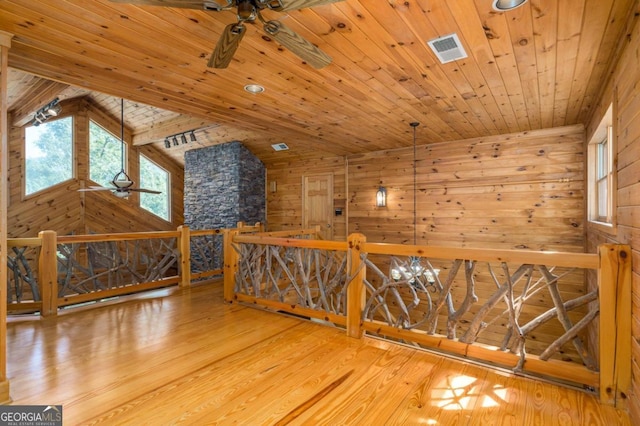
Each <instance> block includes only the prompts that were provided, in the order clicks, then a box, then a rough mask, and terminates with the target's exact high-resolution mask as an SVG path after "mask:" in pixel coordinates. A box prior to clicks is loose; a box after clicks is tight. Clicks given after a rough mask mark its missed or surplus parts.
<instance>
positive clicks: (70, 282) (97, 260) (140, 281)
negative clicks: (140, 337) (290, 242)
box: [7, 223, 263, 317]
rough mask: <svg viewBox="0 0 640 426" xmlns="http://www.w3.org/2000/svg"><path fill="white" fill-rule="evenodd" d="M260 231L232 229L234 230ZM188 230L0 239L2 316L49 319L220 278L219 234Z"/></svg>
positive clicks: (225, 231) (45, 234)
mask: <svg viewBox="0 0 640 426" xmlns="http://www.w3.org/2000/svg"><path fill="white" fill-rule="evenodd" d="M261 230H263V228H262V226H261V225H259V224H258V225H256V226H245V225H244V224H243V223H239V224H238V228H235V229H234V232H238V233H243V232H257V231H261ZM230 231H231V230H229V229H215V230H194V231H191V230H190V229H189V227H187V226H181V227H179V228H178V230H177V231H163V232H137V233H123V234H92V235H66V236H58V235H56V233H55V232H53V231H42V232H40V234H39V235H38V237H37V238H16V239H12V238H10V239H8V247H9V248H10V252H9V256H8V277H7V284H8V290H9V291H8V292H7V296H8V300H7V303H8V305H7V310H8V312H9V313H18V312H36V311H38V312H40V313H41V315H42V316H45V317H46V316H51V315H56V314H57V312H58V308H61V307H64V306H69V305H76V304H79V303H85V302H90V301H96V300H101V299H105V298H108V297H114V296H120V295H124V294H130V293H135V292H140V291H145V290H151V289H157V288H162V287H167V286H171V285H176V284H179V285H180V286H188V285H190V283H191V282H192V281H198V280H202V279H207V278H210V277H213V276H216V275H222V273H223V265H222V259H223V257H224V239H225V235H227V234H228V232H230Z"/></svg>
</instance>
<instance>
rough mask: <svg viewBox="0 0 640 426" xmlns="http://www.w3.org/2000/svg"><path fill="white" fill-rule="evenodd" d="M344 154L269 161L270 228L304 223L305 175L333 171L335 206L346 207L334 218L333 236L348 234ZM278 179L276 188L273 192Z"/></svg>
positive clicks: (342, 238) (268, 209)
mask: <svg viewBox="0 0 640 426" xmlns="http://www.w3.org/2000/svg"><path fill="white" fill-rule="evenodd" d="M345 165H346V162H345V159H344V158H343V157H324V158H315V159H308V160H302V159H296V160H292V161H290V162H280V163H270V164H267V165H266V166H267V229H268V230H269V231H282V230H289V229H300V228H301V227H302V177H303V176H304V175H305V174H310V173H313V174H318V173H333V199H334V208H342V210H343V212H342V215H341V216H334V218H333V238H334V240H339V241H344V240H346V238H347V228H346V224H347V212H346V208H345V207H346V180H345V178H346V175H345ZM272 182H275V186H276V192H271V189H270V188H271V185H272Z"/></svg>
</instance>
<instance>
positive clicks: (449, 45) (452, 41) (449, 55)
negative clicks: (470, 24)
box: [427, 33, 467, 64]
mask: <svg viewBox="0 0 640 426" xmlns="http://www.w3.org/2000/svg"><path fill="white" fill-rule="evenodd" d="M427 43H429V47H431V50H433V53H435V54H436V56H437V57H438V59H440V62H442V63H443V64H446V63H447V62H451V61H457V60H458V59H462V58H466V57H467V52H465V50H464V47H462V43H461V42H460V39H459V38H458V34H455V33H454V34H449V35H447V36H444V37H439V38H436V39H433V40H430V41H428V42H427Z"/></svg>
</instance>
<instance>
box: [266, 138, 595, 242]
mask: <svg viewBox="0 0 640 426" xmlns="http://www.w3.org/2000/svg"><path fill="white" fill-rule="evenodd" d="M419 129H420V128H419V127H418V133H417V134H418V136H417V145H418V146H417V155H416V158H417V161H416V166H417V167H416V172H417V179H416V181H417V227H416V229H417V235H416V239H417V241H416V242H417V243H418V244H430V245H445V246H454V247H491V248H504V249H531V250H566V251H574V252H582V251H583V250H584V230H583V221H584V164H583V163H584V153H583V145H584V140H585V135H584V129H583V127H582V126H571V127H562V128H555V129H548V130H542V131H533V132H527V133H519V134H512V135H503V136H493V137H488V138H482V139H472V140H463V141H457V142H447V143H440V144H428V141H426V140H424V139H423V138H421V136H420V130H419ZM315 173H333V174H334V207H335V208H343V215H342V216H335V217H334V220H335V221H336V223H335V225H334V227H335V229H334V233H335V239H344V238H346V236H347V235H348V234H349V233H354V232H361V233H363V234H365V235H366V236H367V239H368V241H373V242H387V243H404V244H411V243H413V237H414V233H413V229H414V227H413V148H412V147H411V148H402V149H397V150H393V151H378V152H373V153H368V154H362V155H354V156H350V157H348V158H342V157H329V158H326V157H325V158H318V159H309V160H297V161H291V162H281V163H269V164H267V226H268V229H269V230H272V231H275V230H283V229H296V228H299V227H300V226H301V225H302V216H301V212H302V177H303V176H304V175H305V174H315ZM272 182H276V188H277V190H276V192H275V193H274V192H270V191H269V188H270V186H271V183H272ZM380 185H383V186H385V187H386V189H387V207H375V193H376V191H377V189H378V187H379V186H380ZM345 199H346V200H345ZM345 202H346V205H344V203H345Z"/></svg>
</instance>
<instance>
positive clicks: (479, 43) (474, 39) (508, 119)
mask: <svg viewBox="0 0 640 426" xmlns="http://www.w3.org/2000/svg"><path fill="white" fill-rule="evenodd" d="M447 6H448V7H449V10H450V11H451V13H452V14H453V15H454V16H456V17H457V19H458V25H459V29H460V34H459V36H460V39H461V40H462V42H463V44H464V45H465V46H468V47H469V52H467V53H468V54H469V55H470V56H472V57H473V58H474V59H475V62H476V63H477V67H478V68H479V69H480V73H481V74H482V76H483V78H484V80H485V81H486V84H487V87H488V88H489V89H490V91H491V95H492V97H493V99H494V101H495V103H496V105H497V106H498V109H499V111H500V115H501V116H502V120H503V121H504V123H505V125H506V127H505V128H500V127H499V129H500V130H501V132H502V133H506V132H514V131H517V120H516V118H515V113H514V111H513V108H512V107H511V105H510V103H509V102H507V100H508V99H509V96H508V94H507V90H506V88H505V85H504V82H502V81H501V79H499V78H496V76H499V75H500V72H499V70H498V68H497V66H496V64H495V58H494V57H493V53H492V50H491V46H490V45H489V42H488V40H487V37H486V34H485V32H484V29H483V28H482V22H481V21H480V17H479V16H478V14H477V13H475V14H473V13H468V11H469V10H476V9H475V3H474V0H460V1H456V2H448V3H447ZM487 7H488V6H487ZM523 7H527V5H526V4H525V5H524V6H523ZM465 11H467V12H466V13H465ZM476 12H477V10H476Z"/></svg>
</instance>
